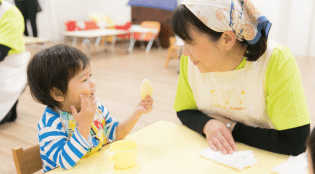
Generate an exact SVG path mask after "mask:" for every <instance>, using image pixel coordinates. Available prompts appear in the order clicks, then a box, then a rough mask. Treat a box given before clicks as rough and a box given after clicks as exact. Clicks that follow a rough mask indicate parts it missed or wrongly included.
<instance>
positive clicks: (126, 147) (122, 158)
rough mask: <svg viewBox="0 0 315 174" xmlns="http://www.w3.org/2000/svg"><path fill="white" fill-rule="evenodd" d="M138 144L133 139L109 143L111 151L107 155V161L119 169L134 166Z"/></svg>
mask: <svg viewBox="0 0 315 174" xmlns="http://www.w3.org/2000/svg"><path fill="white" fill-rule="evenodd" d="M138 146H139V145H138V143H136V142H134V141H129V140H120V141H116V142H114V143H112V144H111V145H110V151H111V153H110V154H109V156H108V161H109V162H111V163H113V164H114V166H115V167H116V168H120V169H127V168H131V167H134V166H135V165H136V161H137V157H138Z"/></svg>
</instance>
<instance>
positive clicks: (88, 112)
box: [71, 95, 97, 134]
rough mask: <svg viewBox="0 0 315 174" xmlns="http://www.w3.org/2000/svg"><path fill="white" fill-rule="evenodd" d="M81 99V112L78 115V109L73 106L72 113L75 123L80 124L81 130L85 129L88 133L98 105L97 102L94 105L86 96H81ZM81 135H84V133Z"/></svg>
mask: <svg viewBox="0 0 315 174" xmlns="http://www.w3.org/2000/svg"><path fill="white" fill-rule="evenodd" d="M80 99H81V111H80V112H79V113H78V112H77V109H76V108H75V107H74V106H71V111H72V114H73V117H74V119H75V121H76V122H77V123H78V127H80V129H84V130H86V131H87V130H88V132H90V129H91V124H92V122H93V120H94V116H95V111H96V108H97V105H96V102H94V103H92V102H91V100H90V99H89V98H88V97H87V96H86V95H80ZM78 129H79V128H78ZM79 131H80V130H79ZM80 133H81V134H82V132H80Z"/></svg>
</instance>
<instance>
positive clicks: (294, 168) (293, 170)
mask: <svg viewBox="0 0 315 174" xmlns="http://www.w3.org/2000/svg"><path fill="white" fill-rule="evenodd" d="M307 168H308V163H307V154H306V153H301V154H300V155H298V156H290V157H289V159H288V161H287V162H285V163H282V164H279V165H277V166H276V167H275V168H273V169H272V171H273V172H275V173H279V174H306V173H307Z"/></svg>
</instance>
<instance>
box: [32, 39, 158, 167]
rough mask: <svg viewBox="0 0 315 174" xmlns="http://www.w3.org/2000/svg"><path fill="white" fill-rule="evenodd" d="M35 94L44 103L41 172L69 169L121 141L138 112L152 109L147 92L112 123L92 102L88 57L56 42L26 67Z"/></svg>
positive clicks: (40, 141)
mask: <svg viewBox="0 0 315 174" xmlns="http://www.w3.org/2000/svg"><path fill="white" fill-rule="evenodd" d="M27 76H28V84H29V86H30V91H31V94H32V96H33V98H34V99H35V100H36V101H38V102H39V103H42V104H44V105H47V107H46V109H45V112H44V114H43V116H42V118H41V119H40V121H39V123H38V140H39V146H40V153H41V158H42V162H43V168H44V172H47V171H50V170H51V169H53V168H56V167H58V166H61V167H62V168H64V169H70V168H72V167H73V166H74V165H75V164H76V163H77V162H78V161H79V160H80V159H81V158H82V157H86V156H88V155H90V154H92V153H94V152H96V151H98V150H99V149H101V148H102V146H103V145H104V144H107V143H109V142H111V141H115V140H121V139H124V138H125V137H126V135H127V134H128V133H129V132H130V131H131V129H132V128H133V127H134V125H135V124H136V122H137V121H138V119H139V118H140V116H141V115H142V114H146V113H149V112H151V110H152V104H153V99H152V98H151V96H149V95H148V96H147V97H146V98H145V99H144V100H141V101H140V103H139V104H138V105H137V106H136V108H135V110H134V112H133V114H132V115H131V117H129V118H128V119H127V120H125V121H124V122H120V123H119V122H117V121H115V120H114V119H113V118H112V117H111V116H110V115H109V112H108V110H107V109H106V108H105V107H104V106H103V105H102V104H101V103H99V102H97V101H95V97H96V93H95V92H96V84H95V82H94V80H93V78H92V74H91V68H90V63H89V60H88V58H87V57H86V56H85V55H84V53H82V52H81V51H80V50H78V49H76V48H73V47H70V46H65V45H56V46H53V47H51V48H48V49H46V50H43V51H41V52H39V53H37V54H36V55H35V56H34V58H33V59H32V60H31V61H30V63H29V65H28V68H27Z"/></svg>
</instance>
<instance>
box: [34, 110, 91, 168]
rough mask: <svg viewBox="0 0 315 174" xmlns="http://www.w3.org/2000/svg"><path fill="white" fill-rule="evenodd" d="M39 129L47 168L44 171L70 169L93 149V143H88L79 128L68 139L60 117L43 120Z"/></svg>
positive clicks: (42, 154) (43, 159)
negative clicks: (56, 168)
mask: <svg viewBox="0 0 315 174" xmlns="http://www.w3.org/2000/svg"><path fill="white" fill-rule="evenodd" d="M47 115H48V114H46V116H47ZM38 127H39V132H38V138H39V146H40V149H41V157H42V162H43V163H44V166H45V168H44V171H49V170H51V169H52V168H55V167H57V166H60V167H62V168H63V169H70V168H72V167H73V166H74V165H75V164H76V163H77V162H78V161H79V160H80V159H81V158H82V157H83V156H84V155H85V154H86V153H87V151H88V149H89V148H90V147H92V143H91V142H89V141H86V140H85V139H84V137H83V136H82V135H81V134H80V133H79V131H78V129H77V128H75V130H74V132H73V135H72V136H71V137H70V139H68V134H67V133H66V132H65V129H64V128H63V126H62V124H61V121H60V117H59V116H53V117H48V116H47V117H45V118H43V120H42V121H40V123H39V126H38Z"/></svg>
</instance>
